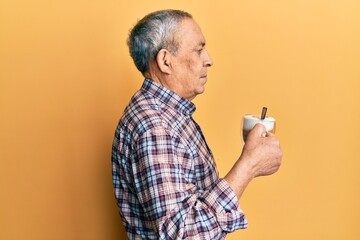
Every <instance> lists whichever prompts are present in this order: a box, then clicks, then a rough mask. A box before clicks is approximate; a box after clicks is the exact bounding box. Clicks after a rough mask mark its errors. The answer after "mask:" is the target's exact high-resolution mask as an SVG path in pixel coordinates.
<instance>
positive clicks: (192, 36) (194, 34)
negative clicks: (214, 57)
mask: <svg viewBox="0 0 360 240" xmlns="http://www.w3.org/2000/svg"><path fill="white" fill-rule="evenodd" d="M178 33H179V38H180V41H186V42H188V43H191V44H192V45H193V46H196V47H200V46H205V44H206V41H205V37H204V35H203V33H202V31H201V28H200V26H199V25H198V24H197V23H196V22H195V20H193V19H190V18H189V19H185V20H183V22H182V24H181V27H180V29H179V32H178Z"/></svg>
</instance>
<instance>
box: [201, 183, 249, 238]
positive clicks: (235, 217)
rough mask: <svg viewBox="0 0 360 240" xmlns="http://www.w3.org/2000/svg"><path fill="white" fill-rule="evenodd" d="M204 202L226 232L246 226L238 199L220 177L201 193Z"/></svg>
mask: <svg viewBox="0 0 360 240" xmlns="http://www.w3.org/2000/svg"><path fill="white" fill-rule="evenodd" d="M203 198H204V203H206V204H207V205H208V206H209V207H210V208H211V209H212V210H213V212H214V213H215V215H216V218H217V221H218V223H219V225H220V227H221V228H222V229H223V230H224V231H226V232H233V231H235V230H237V229H240V228H247V226H248V223H247V220H246V218H245V215H244V213H243V211H242V210H241V209H240V204H239V200H238V198H237V197H236V195H235V193H234V191H233V190H232V189H231V187H230V186H229V185H228V183H227V182H226V181H225V180H224V179H222V178H220V179H219V180H218V181H217V182H216V183H215V184H214V185H213V186H212V188H211V189H210V190H209V191H208V192H206V193H205V194H204V195H203Z"/></svg>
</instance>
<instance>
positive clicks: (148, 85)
mask: <svg viewBox="0 0 360 240" xmlns="http://www.w3.org/2000/svg"><path fill="white" fill-rule="evenodd" d="M141 89H142V90H143V91H146V92H148V93H150V94H151V95H153V96H154V97H156V98H157V99H159V100H160V101H161V102H163V103H164V104H166V105H167V106H169V107H171V108H174V109H176V110H177V111H180V112H182V113H183V114H184V115H187V116H191V115H192V114H193V113H194V112H195V110H196V107H195V104H194V103H192V102H191V101H189V100H187V99H185V98H183V97H180V96H179V95H177V94H176V93H175V92H173V91H171V90H170V89H167V88H165V87H163V86H161V85H160V84H158V83H156V82H154V81H153V80H151V79H148V78H146V79H145V80H144V83H143V85H142V87H141Z"/></svg>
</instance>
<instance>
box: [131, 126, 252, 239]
mask: <svg viewBox="0 0 360 240" xmlns="http://www.w3.org/2000/svg"><path fill="white" fill-rule="evenodd" d="M175 141H176V140H175V139H174V138H173V137H172V136H171V135H170V134H169V133H168V132H167V131H166V130H165V129H163V128H154V129H151V130H149V131H148V132H146V133H145V134H143V135H142V136H141V137H140V138H139V140H138V143H137V158H136V159H137V160H136V161H134V162H133V163H132V168H133V172H134V179H135V188H136V191H137V195H138V198H139V201H140V202H141V204H142V206H143V208H144V211H145V213H146V216H145V217H146V218H147V219H146V221H149V222H150V225H151V227H152V228H153V230H154V231H155V232H156V233H157V234H158V235H159V238H160V239H178V238H181V239H182V238H195V239H199V238H201V239H221V238H223V237H225V235H226V234H227V233H229V232H232V231H235V230H237V229H240V228H246V227H247V221H246V218H245V216H244V213H243V212H242V211H241V209H240V206H239V203H238V199H237V197H236V195H235V193H234V192H233V190H232V189H231V188H230V187H229V185H228V184H227V182H226V181H225V180H224V179H218V180H217V181H216V182H215V183H214V184H213V185H212V186H211V187H210V188H209V189H206V190H203V189H199V188H198V187H197V186H196V185H194V184H192V183H190V182H188V181H187V180H186V178H185V176H184V171H183V169H182V166H181V162H182V161H181V159H180V158H181V157H179V156H177V155H176V148H175V146H176V144H175Z"/></svg>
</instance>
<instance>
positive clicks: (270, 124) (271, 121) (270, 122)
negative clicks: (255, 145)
mask: <svg viewBox="0 0 360 240" xmlns="http://www.w3.org/2000/svg"><path fill="white" fill-rule="evenodd" d="M258 123H260V124H262V125H264V126H265V128H266V131H267V132H271V133H275V127H276V120H275V118H273V117H266V118H264V119H261V118H260V117H258V116H255V115H251V114H247V115H245V116H244V119H243V127H242V135H243V140H244V142H246V138H247V136H248V135H249V133H250V131H251V130H252V129H253V127H254V126H255V125H256V124H258Z"/></svg>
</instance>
